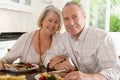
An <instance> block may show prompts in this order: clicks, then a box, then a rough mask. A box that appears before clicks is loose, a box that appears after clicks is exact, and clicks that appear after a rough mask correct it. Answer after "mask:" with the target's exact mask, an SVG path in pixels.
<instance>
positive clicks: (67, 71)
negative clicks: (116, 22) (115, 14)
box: [0, 0, 120, 80]
mask: <svg viewBox="0 0 120 80" xmlns="http://www.w3.org/2000/svg"><path fill="white" fill-rule="evenodd" d="M29 1H30V2H28V0H6V1H4V0H3V2H0V3H1V4H5V5H7V3H8V4H12V3H16V4H19V5H20V6H22V5H24V6H25V5H26V6H29V8H31V9H32V7H34V8H33V9H35V10H33V11H32V14H31V10H28V8H26V9H25V10H21V9H16V8H12V7H11V8H8V9H7V10H6V8H7V7H6V6H5V5H4V6H2V7H3V8H4V9H1V6H0V12H1V11H2V14H1V15H2V16H1V15H0V17H1V18H2V20H1V19H0V21H1V22H2V23H3V24H1V23H0V27H2V28H0V30H1V29H2V31H3V32H2V34H1V33H0V36H2V35H3V34H5V33H4V32H6V33H7V35H8V34H10V33H8V32H9V30H10V31H12V32H13V31H14V32H18V31H22V34H20V35H19V36H15V38H14V37H13V36H14V35H17V33H14V34H12V35H11V36H8V38H7V39H4V37H0V39H1V38H2V39H1V41H0V42H5V41H9V40H15V42H14V43H13V45H12V46H11V47H8V46H6V45H9V44H10V42H8V43H6V45H5V44H0V80H120V64H119V59H118V51H117V49H116V45H115V44H114V42H113V41H114V38H113V37H112V36H111V34H110V33H108V32H107V30H106V29H108V27H107V28H106V27H105V28H103V27H102V26H103V25H102V26H101V25H98V24H100V23H99V22H100V21H99V20H98V22H97V18H99V17H97V16H98V15H97V14H96V17H97V18H96V17H95V19H94V18H93V21H96V22H95V23H96V24H95V25H92V24H93V23H94V22H92V21H91V18H90V19H89V18H88V15H89V14H90V13H91V12H90V13H89V11H86V10H89V9H88V8H90V9H91V6H90V7H89V6H88V4H89V3H88V2H87V1H85V0H70V1H68V0H65V1H64V0H63V1H61V0H56V1H51V2H46V1H42V0H29ZM31 1H33V3H32V2H31ZM88 1H90V2H91V1H93V2H94V0H88ZM98 1H99V0H98ZM100 1H101V0H100ZM54 2H56V3H54ZM62 2H63V3H65V4H63V3H62ZM102 2H104V1H102ZM109 2H110V1H109V0H107V1H106V6H109V4H108V3H109ZM57 3H60V4H59V5H58V4H57ZM1 4H0V5H1ZM33 4H34V5H33ZM40 4H41V5H44V8H42V6H41V5H40ZM46 4H48V5H46ZM56 4H57V5H56ZM85 4H86V5H85ZM89 5H90V4H89ZM94 5H95V7H96V4H94ZM58 7H59V8H58ZM85 7H86V8H85ZM92 7H94V6H92ZM60 8H61V9H60ZM108 8H109V7H108ZM96 9H97V8H96ZM101 9H102V8H101ZM101 9H100V10H101ZM92 10H94V8H92ZM107 10H108V9H107ZM97 11H99V9H97ZM109 11H110V10H109ZM38 12H40V13H38ZM94 12H96V11H93V13H92V14H93V15H94V14H95V13H94ZM105 12H106V14H108V13H107V12H108V11H105ZM5 13H6V14H5ZM9 13H10V14H9ZM11 13H14V14H12V15H11ZM97 13H101V12H97ZM6 15H7V16H6ZM99 15H100V14H99ZM4 16H6V18H4ZM8 16H10V19H9V17H8ZM90 16H91V15H90ZM93 17H94V16H93ZM11 18H12V19H11ZM100 18H101V16H100ZM104 18H105V16H104ZM102 19H103V18H102ZM106 19H108V17H106ZM35 20H37V21H35ZM88 20H90V22H91V24H89V23H88ZM9 21H10V24H8V23H9ZM102 21H103V20H102ZM105 21H106V22H105V25H104V26H106V25H107V26H109V25H108V24H109V22H107V21H108V20H105ZM7 22H8V23H7ZM103 23H104V22H103ZM6 26H7V28H8V27H9V28H8V29H7V28H6ZM13 26H15V27H16V28H17V29H12V28H13ZM99 27H101V28H99ZM21 28H22V29H21ZM5 29H7V31H5ZM4 36H5V35H4ZM11 37H13V38H11ZM10 38H11V39H10ZM118 41H119V40H118ZM1 46H3V47H1ZM4 46H5V47H4ZM5 48H6V49H7V51H6V52H3V51H1V49H5ZM1 53H2V54H4V55H3V56H1ZM108 56H109V57H108ZM17 60H18V61H17ZM16 61H17V62H16Z"/></svg>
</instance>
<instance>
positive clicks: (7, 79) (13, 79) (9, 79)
mask: <svg viewBox="0 0 120 80" xmlns="http://www.w3.org/2000/svg"><path fill="white" fill-rule="evenodd" d="M0 80H25V75H21V76H0Z"/></svg>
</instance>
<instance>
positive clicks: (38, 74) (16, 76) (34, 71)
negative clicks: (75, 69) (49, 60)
mask: <svg viewBox="0 0 120 80" xmlns="http://www.w3.org/2000/svg"><path fill="white" fill-rule="evenodd" d="M27 64H28V63H27ZM28 67H29V68H28ZM66 73H67V71H66V70H57V71H53V70H51V69H47V68H45V67H44V66H38V65H36V64H30V63H29V65H26V66H25V65H24V66H23V64H21V63H14V64H5V69H4V70H0V80H64V79H63V76H65V74H66ZM51 78H52V79H51Z"/></svg>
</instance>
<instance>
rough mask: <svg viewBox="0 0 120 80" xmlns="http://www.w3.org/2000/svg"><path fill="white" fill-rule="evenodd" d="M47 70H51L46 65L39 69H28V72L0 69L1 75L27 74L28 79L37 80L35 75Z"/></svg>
mask: <svg viewBox="0 0 120 80" xmlns="http://www.w3.org/2000/svg"><path fill="white" fill-rule="evenodd" d="M47 71H50V70H48V69H46V68H45V67H43V66H42V67H40V68H39V69H36V70H32V71H28V72H11V71H5V70H2V71H0V75H11V76H19V75H25V77H26V80H35V78H34V77H35V76H36V75H37V74H40V73H43V72H47Z"/></svg>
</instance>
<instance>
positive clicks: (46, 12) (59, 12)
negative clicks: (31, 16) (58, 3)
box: [37, 5, 62, 32]
mask: <svg viewBox="0 0 120 80" xmlns="http://www.w3.org/2000/svg"><path fill="white" fill-rule="evenodd" d="M50 11H53V12H55V13H56V14H57V15H58V17H59V26H58V29H57V31H56V32H59V31H60V29H61V26H62V16H61V11H60V10H59V9H57V8H56V7H54V6H53V5H49V6H47V7H46V8H45V9H44V10H43V12H42V13H41V15H40V17H39V19H38V23H37V24H38V26H39V27H41V26H42V21H43V20H44V18H45V17H46V16H47V15H48V13H49V12H50Z"/></svg>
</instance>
